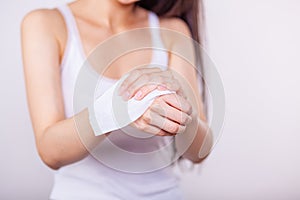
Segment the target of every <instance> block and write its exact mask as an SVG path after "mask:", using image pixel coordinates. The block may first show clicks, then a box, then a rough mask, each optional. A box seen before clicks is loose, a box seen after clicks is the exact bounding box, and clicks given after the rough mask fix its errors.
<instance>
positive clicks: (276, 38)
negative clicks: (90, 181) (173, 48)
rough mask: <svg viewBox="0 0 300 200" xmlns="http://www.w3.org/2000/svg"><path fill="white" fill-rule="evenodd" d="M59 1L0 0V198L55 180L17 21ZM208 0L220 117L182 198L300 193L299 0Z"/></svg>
mask: <svg viewBox="0 0 300 200" xmlns="http://www.w3.org/2000/svg"><path fill="white" fill-rule="evenodd" d="M59 3H62V1H60V0H48V1H46V0H44V1H38V0H26V1H18V0H10V1H1V2H0V5H1V6H0V7H1V8H2V11H1V14H0V15H1V17H0V22H1V23H0V24H1V37H0V44H1V46H0V52H1V59H0V66H1V73H0V80H1V85H0V91H1V104H0V108H1V117H0V119H1V129H0V130H1V139H0V160H1V163H0V164H1V165H0V166H1V168H0V169H1V170H0V199H6V200H10V199H13V200H17V199H30V200H35V199H37V200H41V199H47V197H48V195H49V192H50V190H51V185H52V181H53V177H52V173H51V171H50V170H49V169H48V168H47V167H45V165H43V164H42V163H41V161H40V159H39V157H38V155H37V152H36V149H35V144H34V138H33V132H32V128H31V124H30V120H29V115H28V109H27V105H26V96H25V88H24V80H23V69H22V61H21V51H20V37H19V35H20V33H19V28H20V22H21V19H22V17H23V16H24V15H25V13H27V12H28V11H30V10H32V9H35V8H40V7H51V6H55V5H58V4H59ZM206 8H207V9H206V16H207V32H208V42H209V52H210V55H211V57H212V58H213V59H214V61H215V63H216V65H217V67H218V70H219V72H220V74H221V76H222V79H223V82H224V87H225V93H226V120H225V124H224V127H223V135H222V137H221V139H220V140H219V143H218V145H217V146H216V147H215V149H214V151H213V152H212V154H211V155H210V157H209V158H208V159H207V160H206V161H205V163H204V164H203V165H202V167H201V169H200V172H199V173H198V174H197V173H187V174H185V175H184V177H183V182H182V186H183V188H184V189H185V192H186V196H187V199H189V200H199V199H203V200H219V199H222V200H227V199H228V200H241V199H242V200H245V199H249V200H252V199H257V200H260V199H261V200H268V199H270V200H286V199H289V200H297V199H300V171H299V169H300V155H299V152H300V146H299V142H300V123H299V120H300V93H299V86H300V78H299V76H300V59H299V53H300V37H299V36H300V23H299V19H300V1H298V0H243V1H241V0H227V1H220V0H219V1H217V0H206Z"/></svg>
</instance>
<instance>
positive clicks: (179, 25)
mask: <svg viewBox="0 0 300 200" xmlns="http://www.w3.org/2000/svg"><path fill="white" fill-rule="evenodd" d="M159 21H160V26H161V28H165V29H170V30H173V31H176V32H180V33H182V34H184V35H187V36H191V32H190V29H189V27H188V24H187V23H186V22H185V21H184V20H182V19H180V18H179V17H160V19H159Z"/></svg>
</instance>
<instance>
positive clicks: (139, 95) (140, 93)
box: [134, 91, 143, 100]
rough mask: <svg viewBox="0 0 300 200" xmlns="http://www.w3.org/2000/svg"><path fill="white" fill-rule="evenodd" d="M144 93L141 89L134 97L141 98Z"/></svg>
mask: <svg viewBox="0 0 300 200" xmlns="http://www.w3.org/2000/svg"><path fill="white" fill-rule="evenodd" d="M142 95H143V93H142V92H141V91H138V92H137V93H136V94H135V96H134V97H135V99H136V100H139V99H140V98H141V97H142Z"/></svg>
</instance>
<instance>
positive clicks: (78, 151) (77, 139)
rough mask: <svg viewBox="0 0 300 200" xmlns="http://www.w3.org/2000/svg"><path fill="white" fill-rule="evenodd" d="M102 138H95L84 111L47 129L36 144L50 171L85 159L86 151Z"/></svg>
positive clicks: (86, 112)
mask: <svg viewBox="0 0 300 200" xmlns="http://www.w3.org/2000/svg"><path fill="white" fill-rule="evenodd" d="M104 137H105V136H104V135H102V136H97V137H95V135H94V132H93V130H92V128H91V126H90V124H89V115H88V110H87V109H85V110H83V111H82V112H80V113H78V114H76V115H75V116H74V117H71V118H69V119H65V120H63V121H60V122H57V123H56V124H54V125H52V126H50V127H48V128H47V129H46V130H45V131H44V132H43V134H42V135H41V137H39V138H38V139H37V140H36V143H37V147H38V152H39V154H40V157H41V158H42V160H43V162H44V163H45V164H47V165H48V166H49V167H51V168H52V169H58V168H60V167H62V166H65V165H68V164H71V163H74V162H76V161H79V160H81V159H83V158H84V157H86V156H87V154H88V150H87V149H91V148H93V147H94V146H95V145H97V144H98V143H99V142H101V141H102V140H103V139H104Z"/></svg>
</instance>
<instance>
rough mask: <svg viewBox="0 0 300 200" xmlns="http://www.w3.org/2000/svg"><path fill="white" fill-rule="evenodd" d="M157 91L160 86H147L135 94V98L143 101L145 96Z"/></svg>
mask: <svg viewBox="0 0 300 200" xmlns="http://www.w3.org/2000/svg"><path fill="white" fill-rule="evenodd" d="M155 89H159V85H155V84H151V85H145V86H143V87H141V88H140V89H139V90H138V91H137V92H136V93H135V96H134V97H135V99H136V100H142V99H143V98H144V97H145V96H147V95H148V94H149V93H150V92H152V91H154V90H155Z"/></svg>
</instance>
